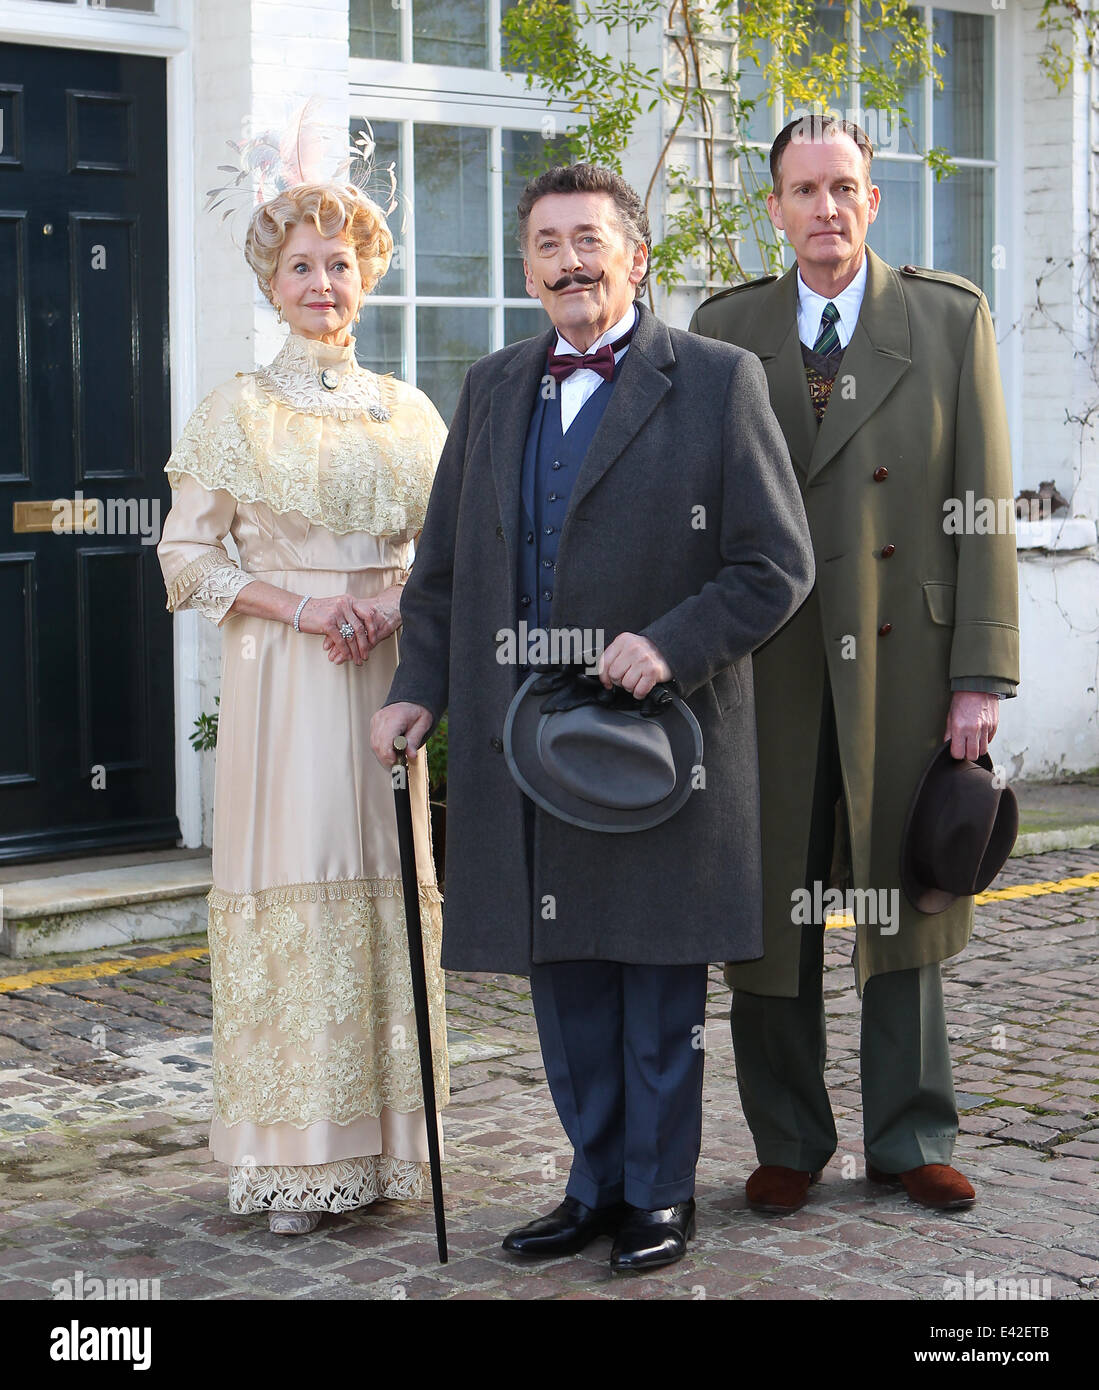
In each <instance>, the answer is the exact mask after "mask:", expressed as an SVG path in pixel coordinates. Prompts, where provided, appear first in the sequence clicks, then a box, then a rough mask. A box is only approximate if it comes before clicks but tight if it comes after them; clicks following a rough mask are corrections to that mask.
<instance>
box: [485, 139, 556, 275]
mask: <svg viewBox="0 0 1099 1390" xmlns="http://www.w3.org/2000/svg"><path fill="white" fill-rule="evenodd" d="M500 149H501V154H502V158H503V166H504V168H503V175H504V192H503V210H504V227H503V237H504V294H505V296H506V297H507V298H509V299H514V298H516V296H519V295H524V294H526V289H525V288H524V286H525V283H526V282H525V278H524V275H523V256H522V253H521V252H520V250H519V247H518V242H517V240H516V238H517V235H518V230H519V215H518V213H517V211H516V204H517V203H518V202H519V196H520V194H521V193H522V191H523V189H524V187H525V186H526V185H527V183H529V182H530V180H531V179H533V178H537V176H538V175H539V174H544V173H545V172H546V170H547V169H552V168H553V166H554V165H555V164H563V163H566V162H567V159H568V156H567V154H566V152H565V150H564V148H563V144H562V142H561V140H559V139H558V140H544V139H543V138H542V135H541V134H540V132H538V131H534V130H502V131H501V132H500Z"/></svg>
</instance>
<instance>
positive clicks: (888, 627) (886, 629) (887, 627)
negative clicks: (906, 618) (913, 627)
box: [878, 623, 893, 637]
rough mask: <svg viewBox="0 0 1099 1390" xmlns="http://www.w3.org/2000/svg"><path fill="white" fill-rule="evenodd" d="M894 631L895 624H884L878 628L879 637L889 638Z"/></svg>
mask: <svg viewBox="0 0 1099 1390" xmlns="http://www.w3.org/2000/svg"><path fill="white" fill-rule="evenodd" d="M892 631H893V624H892V623H882V625H881V627H879V628H878V636H879V637H888V636H889V634H890V633H891V632H892Z"/></svg>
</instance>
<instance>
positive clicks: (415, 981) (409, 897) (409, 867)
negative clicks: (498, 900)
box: [393, 734, 447, 1265]
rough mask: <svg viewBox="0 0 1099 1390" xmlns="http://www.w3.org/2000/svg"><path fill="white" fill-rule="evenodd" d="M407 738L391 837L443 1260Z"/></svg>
mask: <svg viewBox="0 0 1099 1390" xmlns="http://www.w3.org/2000/svg"><path fill="white" fill-rule="evenodd" d="M407 747H408V739H406V738H405V736H404V734H398V735H397V737H396V738H395V739H394V740H393V751H394V752H395V753H396V754H397V763H398V765H399V766H400V768H401V773H402V775H401V776H395V777H394V778H393V800H394V801H395V802H396V804H397V841H398V844H399V845H400V848H401V882H402V884H403V886H404V916H405V926H406V928H407V930H408V958H409V965H410V966H411V968H412V998H413V1001H414V1002H415V1005H416V1041H417V1043H418V1044H419V1048H420V1083H421V1085H422V1086H423V1092H424V1119H425V1121H426V1122H427V1153H428V1160H429V1166H430V1169H431V1198H432V1201H433V1202H434V1204H435V1241H436V1244H437V1245H438V1247H439V1263H440V1264H444V1265H445V1264H446V1262H447V1251H446V1212H445V1210H444V1208H443V1171H442V1165H441V1163H440V1161H439V1120H438V1116H437V1114H436V1111H435V1067H434V1065H433V1064H432V1060H431V1020H430V1018H429V1016H428V1010H427V974H426V972H425V970H424V938H423V930H422V928H421V926H420V888H419V879H418V878H417V876H416V842H415V840H414V839H413V835H412V797H411V795H410V793H409V787H408V758H407V756H406V754H405V749H406V748H407Z"/></svg>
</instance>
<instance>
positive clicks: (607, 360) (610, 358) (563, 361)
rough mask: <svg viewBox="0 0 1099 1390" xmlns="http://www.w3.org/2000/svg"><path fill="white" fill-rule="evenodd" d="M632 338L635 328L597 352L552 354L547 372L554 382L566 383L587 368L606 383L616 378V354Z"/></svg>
mask: <svg viewBox="0 0 1099 1390" xmlns="http://www.w3.org/2000/svg"><path fill="white" fill-rule="evenodd" d="M632 337H633V328H630V329H629V331H628V332H626V333H623V334H622V336H621V338H619V339H617V340H616V341H615V342H613V343H604V344H603V346H602V347H601V348H597V349H596V351H595V352H586V353H584V354H583V356H578V355H577V354H576V353H572V352H562V353H556V352H551V353H550V355H549V362H548V367H547V370H548V371H549V374H550V376H551V377H553V379H554V381H564V380H565V379H566V377H570V376H572V374H573V372H576V371H579V370H580V368H581V367H587V368H588V369H589V370H590V371H593V372H598V373H599V375H600V376H601V377H602V378H603V380H604V381H610V379H611V377H612V376H614V354H615V353H616V352H621V350H622V349H623V348H624V347H625V346H626V344H627V343H628V342H629V341H630V339H631V338H632Z"/></svg>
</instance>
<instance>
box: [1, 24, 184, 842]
mask: <svg viewBox="0 0 1099 1390" xmlns="http://www.w3.org/2000/svg"><path fill="white" fill-rule="evenodd" d="M162 3H163V0H162ZM191 5H192V0H174V4H169V5H168V6H167V8H169V9H170V10H172V11H173V18H174V19H175V20H176V24H175V25H168V24H165V23H164V22H163V21H162V20H159V19H157V18H156V17H153V16H147V15H145V16H127V15H124V14H118V15H115V14H110V13H105V12H104V11H103V10H100V9H96V10H95V11H94V13H92V12H89V11H88V10H86V9H83V10H80V9H78V10H74V11H71V12H70V13H69V14H65V13H64V12H63V10H61V7H59V6H58V7H55V6H52V5H44V4H34V5H33V6H32V4H30V3H27V4H19V3H18V0H13V3H12V4H11V7H10V8H9V9H7V10H5V13H4V15H3V19H2V20H0V43H23V44H33V45H35V46H36V47H42V48H73V47H77V48H81V49H95V50H98V51H100V52H107V53H133V54H138V55H142V56H145V57H150V58H163V59H165V92H166V106H167V113H166V114H167V128H168V148H167V151H166V155H167V162H168V170H167V173H168V339H169V343H170V345H171V349H170V382H171V412H172V420H171V433H172V439H173V440H175V439H177V438H178V436H179V432H180V430H182V428H183V425H184V422H185V421H186V420H187V419H188V418H189V416H190V415H191V412H192V411H193V410H194V408H195V405H196V404H197V400H196V393H197V354H196V322H197V304H198V301H197V287H196V277H195V253H196V236H195V217H196V198H195V159H194V147H195V101H194V66H193V63H192V57H191V18H192V14H191ZM39 12H41V13H39ZM167 461H168V460H167V459H165V460H164V462H165V463H167ZM172 627H173V634H172V651H173V663H174V671H173V679H172V687H173V691H174V701H173V706H174V709H173V717H174V722H175V773H176V815H177V817H178V818H179V826H180V831H181V832H182V839H183V844H184V846H185V847H187V848H197V847H199V846H201V844H202V788H201V774H202V765H201V760H200V759H199V758H196V757H195V756H194V750H193V749H192V748H191V745H190V741H189V740H190V732H191V730H192V729H193V728H194V725H195V720H196V719H197V718H198V716H199V714H200V713H201V712H202V692H201V687H200V685H199V682H198V681H197V680H196V679H190V680H183V679H181V676H182V674H183V673H188V674H191V675H195V674H197V672H198V670H199V652H200V633H199V625H198V620H197V618H196V615H195V614H193V613H186V614H180V615H179V616H178V617H176V618H174V619H173V620H172Z"/></svg>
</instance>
